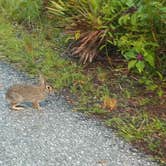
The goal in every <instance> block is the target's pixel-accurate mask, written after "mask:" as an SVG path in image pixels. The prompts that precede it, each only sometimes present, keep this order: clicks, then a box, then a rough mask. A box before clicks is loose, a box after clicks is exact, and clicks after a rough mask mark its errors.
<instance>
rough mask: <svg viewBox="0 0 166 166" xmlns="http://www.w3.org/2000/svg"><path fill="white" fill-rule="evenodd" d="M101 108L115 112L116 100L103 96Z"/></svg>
mask: <svg viewBox="0 0 166 166" xmlns="http://www.w3.org/2000/svg"><path fill="white" fill-rule="evenodd" d="M103 108H104V109H109V111H113V110H115V109H116V108H117V100H116V99H114V98H110V97H109V96H105V97H104V100H103Z"/></svg>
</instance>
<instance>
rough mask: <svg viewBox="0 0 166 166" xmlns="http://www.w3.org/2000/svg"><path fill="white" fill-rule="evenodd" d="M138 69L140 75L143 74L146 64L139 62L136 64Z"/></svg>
mask: <svg viewBox="0 0 166 166" xmlns="http://www.w3.org/2000/svg"><path fill="white" fill-rule="evenodd" d="M136 67H137V69H138V71H139V72H140V73H142V72H143V70H144V67H145V64H144V62H143V61H138V62H137V63H136Z"/></svg>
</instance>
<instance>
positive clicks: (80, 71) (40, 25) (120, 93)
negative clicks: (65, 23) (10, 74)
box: [0, 0, 166, 163]
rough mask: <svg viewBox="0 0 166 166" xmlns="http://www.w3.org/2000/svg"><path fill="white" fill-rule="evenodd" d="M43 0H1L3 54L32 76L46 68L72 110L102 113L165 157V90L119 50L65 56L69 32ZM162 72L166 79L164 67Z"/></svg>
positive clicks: (0, 50) (123, 132) (107, 121)
mask: <svg viewBox="0 0 166 166" xmlns="http://www.w3.org/2000/svg"><path fill="white" fill-rule="evenodd" d="M43 2H45V3H43ZM91 2H93V1H91ZM94 2H95V1H94ZM43 4H48V1H24V3H23V1H21V0H18V1H17V3H15V1H11V0H10V1H9V0H0V6H1V7H0V11H1V12H2V13H3V14H2V15H1V16H0V58H1V59H4V60H5V61H9V62H12V63H13V64H15V66H17V67H19V68H20V69H21V70H24V71H27V72H28V73H29V74H30V75H32V76H34V75H38V73H39V71H40V72H42V73H43V75H44V76H45V77H46V79H47V81H48V82H50V83H51V84H52V85H53V86H54V88H55V89H56V91H57V93H58V92H61V91H63V90H64V89H65V90H66V91H65V95H66V99H67V101H68V102H69V103H71V104H73V105H74V110H73V111H82V112H84V113H86V114H87V115H95V116H96V117H99V118H100V119H103V121H104V122H105V124H106V125H107V126H111V127H112V128H115V129H116V130H117V132H118V133H119V134H120V136H122V137H123V138H125V139H126V140H127V141H130V142H132V143H133V145H134V146H136V147H138V148H139V149H142V150H143V151H145V152H146V153H148V154H152V155H153V157H154V158H156V159H157V160H159V161H160V163H164V162H166V122H165V118H166V112H165V110H166V102H165V101H166V96H165V94H164V91H162V95H161V96H160V97H159V96H158V95H156V93H154V92H153V91H151V90H147V88H145V87H144V86H142V85H141V84H140V82H139V79H140V76H138V75H135V73H134V74H132V73H129V71H128V68H127V67H126V66H127V62H126V61H125V60H124V59H123V58H122V57H121V55H119V54H116V53H114V54H115V55H113V56H111V57H109V56H105V57H103V58H101V59H96V61H94V62H93V63H92V64H87V65H84V66H83V65H78V64H77V63H76V62H73V61H72V60H71V59H70V58H67V57H66V56H62V57H61V56H60V55H62V52H64V50H63V49H64V48H65V47H64V46H65V40H66V37H65V36H64V35H63V34H62V33H61V30H60V29H58V28H55V27H56V26H59V25H60V24H59V22H58V25H57V23H56V21H57V20H56V21H55V20H54V18H52V16H50V15H48V17H49V18H48V17H47V13H46V12H43ZM25 8H26V9H27V10H25ZM20 9H21V10H20ZM16 11H18V12H16ZM30 11H33V12H30ZM50 17H51V18H50ZM122 22H123V21H122ZM79 35H80V32H78V33H75V38H76V39H79ZM103 49H104V48H103ZM129 51H130V49H129ZM163 60H164V59H163ZM163 60H161V63H163ZM141 62H142V61H141ZM130 63H131V62H130ZM163 64H164V63H163ZM161 69H162V70H163V68H162V67H161ZM162 70H160V72H161V71H162ZM160 72H159V73H160ZM159 75H160V74H159ZM160 77H161V78H162V79H163V80H164V79H165V78H164V76H163V73H162V74H161V75H160ZM142 80H143V81H147V84H149V85H148V86H152V88H153V86H158V85H154V84H152V83H151V81H152V82H153V80H150V79H147V78H146V76H145V75H144V77H142ZM163 80H162V81H161V82H162V83H161V85H162V88H164V81H163ZM158 89H160V87H159V88H158ZM71 94H72V95H71ZM73 95H74V96H73Z"/></svg>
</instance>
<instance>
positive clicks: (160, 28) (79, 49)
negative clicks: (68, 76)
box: [48, 0, 166, 89]
mask: <svg viewBox="0 0 166 166" xmlns="http://www.w3.org/2000/svg"><path fill="white" fill-rule="evenodd" d="M48 9H49V11H50V12H51V13H53V14H54V15H55V17H56V19H58V20H59V23H60V24H61V25H63V26H64V29H65V32H67V33H68V34H70V35H71V38H72V39H74V40H75V41H76V42H75V44H74V45H73V47H72V49H71V52H72V54H73V55H75V56H79V57H80V60H81V61H82V62H83V63H86V62H88V61H89V62H92V60H93V59H94V58H95V57H96V56H97V55H99V52H100V50H104V49H105V50H107V49H106V47H107V46H108V44H109V43H110V44H111V45H114V46H116V47H117V48H118V49H119V50H120V51H121V54H122V55H123V56H124V57H125V59H126V60H127V61H128V69H129V70H130V69H133V68H135V69H137V71H138V72H139V73H140V74H142V73H147V74H146V77H145V75H144V78H145V81H144V83H145V82H147V81H146V79H151V78H152V77H153V76H154V75H155V76H156V75H158V76H159V78H160V79H161V80H162V81H163V77H162V74H163V73H164V72H165V71H164V70H165V69H164V68H165V67H166V64H165V63H164V62H163V61H166V58H165V56H164V52H165V48H164V46H165V43H164V42H165V40H164V34H165V16H166V15H165V12H166V8H165V7H164V1H162V0H153V1H147V0H136V1H135V0H126V1H123V0H119V1H117V0H91V1H90V0H88V1H85V0H76V1H73V0H68V1H66V0H58V1H57V0H56V1H51V6H50V7H48ZM147 77H148V78H147ZM151 83H152V84H153V81H151ZM148 86H149V85H148ZM153 87H154V86H153ZM153 89H154V88H153Z"/></svg>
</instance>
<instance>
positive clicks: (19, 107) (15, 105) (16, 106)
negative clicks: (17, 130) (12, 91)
mask: <svg viewBox="0 0 166 166" xmlns="http://www.w3.org/2000/svg"><path fill="white" fill-rule="evenodd" d="M11 109H12V110H15V111H20V110H23V109H24V108H23V107H21V106H18V103H12V104H11Z"/></svg>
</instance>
